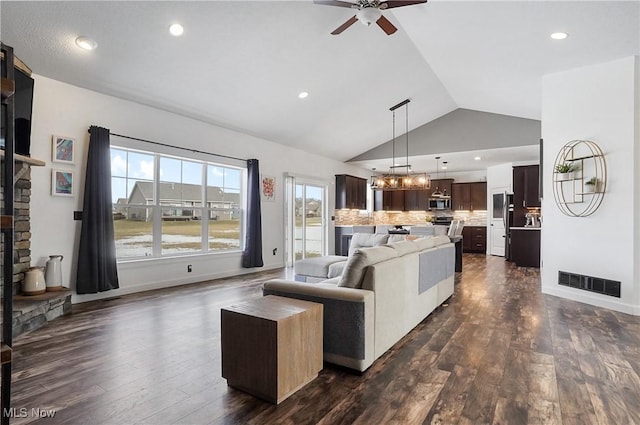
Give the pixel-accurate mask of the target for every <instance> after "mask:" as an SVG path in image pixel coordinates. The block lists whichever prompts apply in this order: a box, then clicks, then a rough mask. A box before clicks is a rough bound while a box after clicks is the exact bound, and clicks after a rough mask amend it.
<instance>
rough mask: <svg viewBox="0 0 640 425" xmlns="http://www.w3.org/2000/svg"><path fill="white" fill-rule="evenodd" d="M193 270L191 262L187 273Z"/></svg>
mask: <svg viewBox="0 0 640 425" xmlns="http://www.w3.org/2000/svg"><path fill="white" fill-rule="evenodd" d="M192 271H193V267H192V266H191V264H189V265H188V266H187V273H191V272H192Z"/></svg>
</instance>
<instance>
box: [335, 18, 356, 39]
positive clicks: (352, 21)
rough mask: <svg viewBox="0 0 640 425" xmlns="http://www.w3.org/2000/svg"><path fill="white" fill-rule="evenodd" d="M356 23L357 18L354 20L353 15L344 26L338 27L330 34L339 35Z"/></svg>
mask: <svg viewBox="0 0 640 425" xmlns="http://www.w3.org/2000/svg"><path fill="white" fill-rule="evenodd" d="M357 21H358V18H356V16H355V15H353V17H352V18H351V19H349V20H348V21H347V22H345V23H344V24H342V25H340V26H339V27H338V28H336V29H335V30H333V32H332V33H331V34H332V35H338V34H340V33H341V32H342V31H344V30H346V29H347V28H349V27H350V26H351V25H353V24H355V23H356V22H357Z"/></svg>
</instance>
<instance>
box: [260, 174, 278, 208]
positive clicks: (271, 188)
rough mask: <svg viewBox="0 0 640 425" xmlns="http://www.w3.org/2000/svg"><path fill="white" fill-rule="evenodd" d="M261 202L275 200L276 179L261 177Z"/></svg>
mask: <svg viewBox="0 0 640 425" xmlns="http://www.w3.org/2000/svg"><path fill="white" fill-rule="evenodd" d="M260 192H261V193H262V200H263V201H269V202H271V201H275V200H276V178H275V177H272V176H264V175H263V176H262V184H261V190H260Z"/></svg>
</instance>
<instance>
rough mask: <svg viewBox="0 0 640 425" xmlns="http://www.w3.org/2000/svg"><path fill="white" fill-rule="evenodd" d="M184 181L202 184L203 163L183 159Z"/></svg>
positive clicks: (185, 182)
mask: <svg viewBox="0 0 640 425" xmlns="http://www.w3.org/2000/svg"><path fill="white" fill-rule="evenodd" d="M182 183H184V184H197V185H198V186H202V164H201V163H199V162H189V161H182Z"/></svg>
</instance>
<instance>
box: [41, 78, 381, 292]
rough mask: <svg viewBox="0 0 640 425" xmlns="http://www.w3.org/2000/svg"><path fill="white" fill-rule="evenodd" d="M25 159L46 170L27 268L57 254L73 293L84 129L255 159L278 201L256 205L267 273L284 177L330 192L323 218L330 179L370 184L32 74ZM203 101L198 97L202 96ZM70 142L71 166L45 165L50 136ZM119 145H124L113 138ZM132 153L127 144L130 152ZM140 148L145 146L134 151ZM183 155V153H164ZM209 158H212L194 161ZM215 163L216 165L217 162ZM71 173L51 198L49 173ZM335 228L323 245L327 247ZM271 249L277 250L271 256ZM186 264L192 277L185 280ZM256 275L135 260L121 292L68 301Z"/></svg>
mask: <svg viewBox="0 0 640 425" xmlns="http://www.w3.org/2000/svg"><path fill="white" fill-rule="evenodd" d="M34 77H35V80H36V82H35V84H36V88H35V97H34V105H33V127H32V135H31V156H32V157H34V158H38V159H43V160H45V161H46V162H47V165H46V167H34V168H33V169H32V172H31V173H32V197H31V232H32V240H31V257H32V265H44V263H45V261H46V259H47V258H48V255H51V254H62V255H64V260H63V275H64V276H63V278H64V281H65V282H66V285H70V286H71V287H75V271H76V255H75V252H76V250H77V247H78V243H79V234H80V226H81V225H80V223H81V222H80V221H74V220H73V211H75V210H78V211H79V210H82V198H83V188H84V178H83V175H84V172H85V161H86V156H87V147H88V143H89V135H88V133H87V130H88V128H89V126H90V125H98V126H101V127H106V128H109V129H110V130H111V131H112V132H114V133H119V134H124V135H127V136H133V137H139V138H142V139H147V140H153V141H158V142H162V143H167V144H172V145H179V146H184V147H190V148H194V149H199V150H203V151H209V152H214V153H219V154H224V155H229V156H234V157H239V158H258V159H259V160H260V171H261V173H263V174H267V175H271V176H276V178H277V195H276V202H265V203H263V204H262V233H263V256H264V262H265V267H264V268H262V269H257V270H265V269H269V268H278V267H283V266H284V178H283V175H284V173H293V174H296V175H304V176H309V177H313V178H314V179H317V180H321V181H325V182H327V183H328V184H330V186H329V212H330V214H333V207H334V198H335V178H334V174H342V173H348V174H353V175H356V176H360V177H365V178H368V177H369V174H368V171H367V170H364V169H360V168H357V167H354V166H351V165H346V164H344V163H342V162H339V161H335V160H332V159H328V158H324V157H320V156H318V155H313V154H310V153H306V152H303V151H301V150H297V149H292V148H290V147H286V146H284V145H280V144H277V143H273V142H271V141H268V140H263V139H259V138H256V137H253V136H249V135H246V134H242V133H238V132H235V131H231V130H227V129H224V128H221V127H217V126H213V125H210V124H207V123H203V122H200V121H197V120H193V119H189V118H186V117H183V116H180V115H176V114H173V113H169V112H166V111H162V110H158V109H155V108H151V107H147V106H144V105H140V104H137V103H133V102H129V101H125V100H122V99H118V98H115V97H111V96H106V95H102V94H99V93H96V92H92V91H89V90H86V89H82V88H78V87H74V86H71V85H68V84H64V83H61V82H59V81H55V80H51V79H49V78H45V77H41V76H37V75H35V76H34ZM203 95H204V94H203ZM53 134H56V135H64V136H69V137H73V138H75V140H76V144H75V149H76V151H75V164H74V165H66V164H65V165H60V164H52V163H51V136H52V135H53ZM115 140H117V141H118V142H120V141H121V140H122V139H115V138H114V139H112V141H115ZM131 146H132V147H134V146H133V145H131ZM136 146H137V147H139V148H143V149H144V148H147V149H148V148H149V145H146V146H145V145H144V144H138V145H136ZM164 151H165V152H168V153H174V154H177V155H181V156H189V153H187V152H185V151H180V150H171V149H165V150H164ZM200 158H201V159H211V157H200ZM213 160H216V159H215V158H214V159H213ZM53 165H55V167H53V168H59V169H64V170H70V171H74V172H75V182H74V185H75V194H74V196H73V197H72V198H62V197H54V196H51V169H52V166H53ZM333 234H334V232H333V223H331V226H330V230H329V241H328V246H329V249H330V251H331V250H332V247H333V246H334V243H333ZM273 248H278V253H277V255H276V256H273V255H272V250H273ZM187 264H192V265H193V272H192V273H189V274H187V267H186V265H187ZM250 271H256V270H247V269H243V268H241V266H240V254H239V253H226V254H207V255H200V256H198V257H189V258H184V257H183V258H180V257H176V258H171V259H161V260H158V259H154V260H140V261H130V262H126V263H121V264H119V266H118V273H119V277H120V289H118V290H113V291H108V292H105V293H102V294H97V295H82V296H79V295H77V294H74V296H73V302H82V301H88V300H92V299H98V298H107V297H113V296H117V295H121V294H125V293H131V292H137V291H141V290H148V289H153V288H158V287H165V286H173V285H179V284H185V283H193V282H199V281H203V280H208V279H213V278H218V277H224V276H231V275H236V274H241V273H247V272H250Z"/></svg>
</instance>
